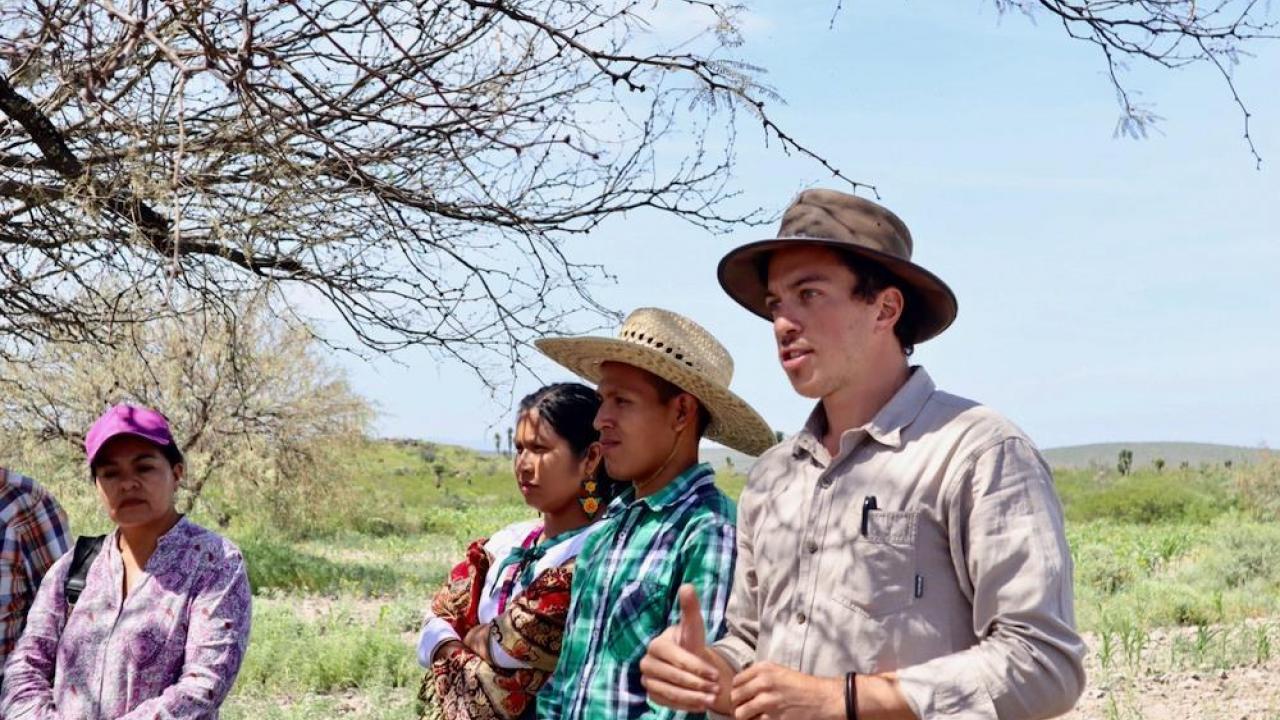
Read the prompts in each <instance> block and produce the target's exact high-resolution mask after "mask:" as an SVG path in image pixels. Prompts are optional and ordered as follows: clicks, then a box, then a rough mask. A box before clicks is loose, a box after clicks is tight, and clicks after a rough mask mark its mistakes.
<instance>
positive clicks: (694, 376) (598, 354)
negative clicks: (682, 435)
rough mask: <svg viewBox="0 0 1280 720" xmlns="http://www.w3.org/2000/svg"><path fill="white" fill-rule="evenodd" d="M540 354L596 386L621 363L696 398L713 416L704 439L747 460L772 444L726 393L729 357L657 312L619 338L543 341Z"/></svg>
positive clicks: (688, 326)
mask: <svg viewBox="0 0 1280 720" xmlns="http://www.w3.org/2000/svg"><path fill="white" fill-rule="evenodd" d="M535 344H536V345H537V346H538V349H539V350H541V351H542V352H543V354H545V355H546V356H547V357H549V358H551V359H552V360H555V361H556V362H558V363H560V364H561V365H563V366H565V367H566V368H568V369H569V370H571V371H573V372H574V373H576V374H577V375H578V376H579V377H582V378H584V379H586V380H587V381H588V382H591V383H599V382H600V374H601V371H600V365H601V364H602V363H606V362H618V363H625V364H627V365H632V366H634V367H638V368H640V369H641V370H646V371H648V372H651V373H653V374H654V375H657V376H658V377H660V378H662V379H663V380H666V381H667V382H669V383H671V384H672V385H675V386H676V387H678V388H680V389H681V390H683V391H685V392H687V393H689V394H691V395H693V396H694V397H696V398H698V401H699V402H700V403H702V406H703V407H704V408H706V409H707V413H708V414H709V415H711V424H710V425H708V426H707V433H706V437H707V439H709V440H714V441H716V442H718V443H720V444H721V445H725V446H727V447H731V448H733V449H734V450H738V451H740V452H744V453H746V454H748V455H752V456H755V455H759V454H760V453H762V452H764V451H765V450H767V449H769V446H771V445H773V444H774V435H773V431H772V430H771V429H769V423H767V422H765V421H764V418H762V417H760V414H759V413H757V412H756V411H755V410H754V409H752V407H751V406H750V405H748V404H747V402H746V401H745V400H743V399H742V398H740V397H738V396H737V395H735V394H734V393H733V392H732V391H730V390H729V381H730V380H731V379H732V378H733V358H732V357H731V356H730V355H729V351H728V350H725V349H724V346H723V345H721V344H720V343H719V341H717V340H716V339H715V337H713V336H712V335H711V333H709V332H707V331H706V329H705V328H703V327H702V326H701V325H699V324H697V323H695V322H694V321H692V320H690V319H689V318H687V317H684V316H682V315H677V314H676V313H673V312H670V311H668V310H660V309H658V308H640V309H638V310H636V311H635V312H633V313H631V314H630V315H628V316H627V319H626V321H624V322H623V323H622V329H621V330H619V331H618V337H616V338H607V337H577V338H543V339H542V340H538V341H536V342H535Z"/></svg>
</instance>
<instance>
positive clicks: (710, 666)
mask: <svg viewBox="0 0 1280 720" xmlns="http://www.w3.org/2000/svg"><path fill="white" fill-rule="evenodd" d="M679 602H680V622H678V623H676V624H675V625H672V626H671V627H669V628H667V629H666V630H664V631H662V634H660V635H658V637H656V638H654V639H653V641H652V642H650V643H649V649H648V652H646V653H645V656H644V658H643V659H641V660H640V676H641V682H642V683H643V684H644V688H645V690H646V691H647V692H648V694H649V699H650V700H652V701H654V702H655V703H657V704H659V705H662V706H663V707H667V708H671V709H672V710H683V711H686V712H707V711H708V710H715V711H716V712H718V713H721V714H724V715H727V714H729V713H730V712H731V705H730V704H729V688H730V682H729V677H730V676H731V675H732V670H731V669H730V668H729V666H728V663H726V662H725V661H724V660H723V659H722V658H721V657H720V656H719V655H717V654H716V653H715V652H714V651H713V650H711V648H708V647H707V629H706V626H705V625H704V624H703V622H702V609H701V608H700V607H699V605H698V594H697V592H696V591H694V589H693V586H692V585H682V586H680V592H679Z"/></svg>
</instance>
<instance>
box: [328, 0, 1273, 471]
mask: <svg viewBox="0 0 1280 720" xmlns="http://www.w3.org/2000/svg"><path fill="white" fill-rule="evenodd" d="M834 7H835V3H834V2H833V3H826V2H805V3H798V2H790V3H782V2H764V3H755V4H753V10H752V14H751V15H750V16H749V17H748V18H746V20H745V23H744V27H745V30H746V44H745V45H744V46H743V47H742V48H740V49H739V55H740V56H742V57H745V58H747V59H749V60H751V61H753V62H756V63H758V64H760V65H762V66H764V67H766V68H768V70H769V74H768V76H767V78H766V79H767V81H768V82H769V83H770V84H771V85H773V86H774V87H775V88H776V89H777V90H778V91H779V92H780V93H781V94H782V95H783V97H784V98H785V100H786V102H787V104H786V105H785V106H776V107H774V108H773V112H774V118H775V120H776V121H777V122H778V123H779V124H780V125H782V126H783V127H784V128H786V129H787V130H788V131H789V132H791V133H792V134H794V135H796V136H797V137H798V138H800V139H802V140H803V141H804V142H805V143H807V144H809V145H811V146H813V147H814V148H816V149H818V150H819V151H821V152H822V153H823V154H825V155H826V156H828V157H829V158H830V159H832V160H833V162H834V164H835V165H837V166H838V167H840V168H842V169H843V170H844V171H845V172H846V173H847V174H848V175H849V176H851V177H853V178H855V179H858V180H862V181H866V182H871V183H874V184H875V185H877V186H878V188H879V191H880V194H881V201H882V202H883V203H884V204H885V205H887V206H888V207H890V208H891V209H893V210H894V211H895V212H896V213H898V214H899V215H900V216H901V217H902V218H903V219H904V220H905V221H906V222H907V224H908V225H909V226H910V228H911V231H912V234H913V235H914V237H915V240H916V259H917V261H919V262H920V263H921V264H923V265H925V266H926V267H928V268H930V269H931V270H933V271H934V272H935V273H937V274H938V275H940V276H941V277H943V278H944V279H945V280H946V281H947V282H948V283H950V284H951V286H952V288H953V289H954V290H955V291H956V294H957V295H958V297H959V300H960V315H959V318H958V320H957V322H956V324H955V325H954V326H953V327H952V328H951V329H950V330H949V331H948V332H947V333H946V334H944V335H943V336H942V337H940V338H938V339H937V340H934V341H931V342H929V343H926V344H924V345H921V346H920V347H919V348H918V349H917V353H916V356H915V361H916V362H919V363H921V364H923V365H925V366H926V367H927V368H928V369H929V372H930V374H931V375H933V377H934V379H935V381H937V382H938V384H939V385H940V386H942V387H943V388H944V389H947V390H949V391H951V392H954V393H957V394H960V395H965V396H968V397H972V398H974V399H977V400H980V401H982V402H985V403H987V404H989V405H991V406H993V407H995V408H997V409H998V410H1000V411H1001V412H1003V413H1005V414H1006V415H1008V416H1009V417H1010V418H1012V419H1013V420H1014V422H1016V423H1018V424H1019V425H1021V426H1022V427H1023V428H1024V429H1025V430H1027V432H1029V433H1030V434H1031V435H1032V437H1033V438H1034V439H1035V440H1036V441H1037V442H1038V443H1039V444H1040V445H1042V446H1044V447H1055V446H1061V445H1072V444H1078V443H1087V442H1107V441H1155V440H1178V441H1203V442H1220V443H1231V444H1240V445H1259V444H1267V445H1268V446H1271V447H1276V446H1278V445H1280V379H1278V378H1277V373H1276V370H1277V365H1278V364H1280V318H1277V315H1278V311H1280V282H1278V281H1280V174H1277V170H1276V168H1278V167H1280V93H1277V92H1276V88H1277V86H1278V84H1277V79H1280V44H1275V43H1273V44H1272V45H1271V46H1269V47H1267V46H1263V47H1259V48H1257V50H1258V52H1259V54H1258V55H1257V56H1255V57H1253V58H1248V59H1246V60H1245V62H1244V63H1243V64H1242V65H1241V66H1240V67H1239V68H1237V70H1236V78H1237V82H1238V85H1239V88H1240V90H1241V92H1242V94H1243V95H1244V97H1245V99H1246V101H1247V102H1248V103H1249V104H1250V109H1251V110H1252V111H1253V113H1254V125H1253V134H1254V139H1255V143H1256V144H1257V146H1258V149H1259V151H1260V153H1261V154H1262V156H1263V158H1264V164H1263V169H1262V170H1261V171H1258V170H1255V168H1254V162H1253V159H1252V157H1251V156H1250V154H1249V152H1248V148H1247V146H1246V145H1245V143H1244V142H1243V140H1242V139H1241V130H1242V126H1241V117H1240V115H1239V112H1238V110H1237V109H1236V108H1235V106H1234V105H1233V104H1232V101H1231V97H1230V95H1229V94H1228V92H1227V90H1226V88H1225V87H1224V86H1223V84H1222V82H1221V80H1220V79H1219V78H1217V77H1215V75H1214V74H1213V72H1212V71H1211V70H1210V69H1209V68H1196V69H1190V70H1181V71H1173V72H1169V71H1157V70H1155V69H1151V68H1145V67H1141V66H1135V67H1134V68H1133V69H1132V72H1131V73H1130V74H1129V79H1130V80H1131V84H1132V85H1133V86H1134V87H1136V88H1137V89H1140V90H1141V91H1142V93H1143V95H1142V100H1143V101H1145V102H1148V103H1151V104H1153V105H1154V106H1155V111H1156V112H1157V113H1158V114H1160V115H1161V116H1163V117H1164V118H1165V120H1164V121H1163V122H1162V123H1161V125H1160V132H1159V133H1156V134H1153V135H1152V136H1151V137H1149V138H1147V139H1145V140H1141V141H1133V140H1126V139H1115V138H1113V137H1112V130H1113V128H1114V125H1115V121H1116V118H1117V116H1118V108H1117V105H1116V103H1115V97H1114V94H1113V92H1112V90H1111V88H1110V85H1109V84H1108V82H1107V80H1106V78H1105V76H1104V74H1103V71H1104V65H1103V62H1102V57H1101V54H1100V53H1099V51H1097V50H1096V49H1095V48H1093V47H1092V46H1089V45H1086V44H1084V43H1081V42H1076V41H1071V40H1070V39H1068V38H1067V37H1066V36H1065V34H1064V33H1063V31H1062V29H1061V27H1060V26H1059V25H1057V24H1056V23H1054V22H1052V21H1051V20H1049V19H1048V18H1047V17H1042V18H1040V19H1039V22H1038V23H1032V22H1030V21H1028V20H1027V19H1025V18H1024V17H1022V16H1020V15H1019V16H1007V17H1003V18H1002V17H999V16H998V15H997V13H996V12H995V10H994V6H993V4H992V3H990V2H973V3H955V2H947V1H945V0H930V1H928V2H910V3H906V2H881V3H849V2H845V3H844V7H843V9H842V10H841V11H840V13H839V15H838V16H837V17H836V20H835V23H834V27H832V28H830V29H828V22H829V20H830V18H831V14H832V10H833V9H834ZM745 127H747V125H746V124H744V128H745ZM738 155H739V165H738V168H737V170H736V173H735V177H734V178H733V185H734V186H735V187H737V188H739V189H740V190H741V191H742V193H743V201H744V202H746V203H751V204H755V205H763V206H765V207H768V208H770V209H773V210H776V211H779V212H780V211H781V210H782V209H783V208H784V207H785V205H786V204H787V202H788V201H789V200H790V198H791V197H792V196H793V195H794V193H796V192H797V191H799V190H801V189H804V188H806V187H814V186H831V187H836V186H835V185H832V183H831V182H830V181H828V180H827V178H826V177H825V173H824V172H822V171H821V168H819V167H816V166H815V165H814V164H813V163H811V162H806V161H804V160H801V159H799V158H794V157H787V156H786V155H784V154H782V153H781V152H779V151H778V149H777V147H776V143H775V144H774V145H773V146H772V147H765V146H764V143H763V141H762V138H761V136H760V135H759V133H758V132H753V131H747V132H743V133H742V134H741V135H740V136H739V144H738ZM766 234H767V231H762V230H759V229H757V230H754V231H753V230H750V229H748V230H744V231H740V232H734V233H731V234H729V235H727V236H714V235H708V234H707V233H705V232H703V231H700V230H698V229H696V228H692V227H690V226H688V225H685V224H682V223H679V222H676V221H672V220H670V219H668V218H664V217H661V216H658V215H656V214H652V213H649V214H645V213H636V214H634V215H632V216H629V217H626V218H619V219H618V221H616V222H610V223H608V224H606V225H605V226H604V227H603V228H601V230H600V231H599V232H597V233H596V234H595V235H594V236H592V237H590V238H585V239H579V240H574V241H572V242H571V243H570V244H569V245H568V247H567V250H568V252H569V253H571V254H572V255H574V256H576V257H577V258H578V259H581V260H586V261H596V262H600V263H603V264H604V265H605V266H607V267H608V269H609V270H610V271H611V272H613V273H614V274H615V275H616V276H617V278H618V280H617V283H616V284H613V285H609V286H605V287H601V288H600V289H599V291H598V292H597V297H598V298H599V299H600V300H602V301H604V302H605V303H606V304H607V305H609V306H611V307H613V308H615V309H618V310H623V311H625V310H628V309H631V308H634V307H637V306H641V305H659V306H662V307H667V308H670V309H672V310H675V311H677V312H682V313H685V314H687V315H689V316H691V317H693V318H695V319H696V320H697V321H699V322H700V323H702V324H703V325H705V326H706V327H707V328H708V329H710V330H711V331H712V332H714V333H715V334H716V335H717V336H718V337H720V338H721V340H722V341H723V342H724V343H725V345H726V346H727V347H728V348H729V350H730V351H731V352H732V353H733V355H734V357H735V358H736V360H737V372H736V374H735V380H734V387H735V389H737V390H738V391H739V392H740V393H741V394H742V395H744V396H745V397H746V398H747V399H748V400H749V401H750V402H752V403H753V404H754V405H755V406H756V407H757V409H759V410H760V411H761V412H762V413H763V414H764V416H765V417H766V418H767V419H768V420H769V421H770V422H771V423H772V424H773V425H774V426H775V427H777V428H779V429H783V430H787V431H791V430H794V429H795V428H797V427H798V426H799V425H800V423H801V422H802V421H803V419H804V417H805V415H806V414H807V413H808V411H809V408H810V403H809V401H806V400H804V399H802V398H799V397H797V396H796V395H795V394H794V393H793V392H792V391H791V389H790V386H789V385H788V384H787V382H786V379H785V377H784V375H783V373H782V371H781V369H780V368H779V367H778V366H777V363H776V359H775V354H774V350H773V345H772V339H771V335H770V330H769V326H768V325H767V323H765V322H763V321H761V320H759V319H756V318H754V316H751V315H749V314H748V313H746V312H745V311H743V310H741V309H740V308H739V307H738V306H737V305H736V304H734V303H733V302H732V301H731V300H729V299H728V298H727V297H726V296H724V295H723V293H722V291H721V290H720V288H719V286H718V285H717V283H716V282H715V276H714V273H715V265H716V262H717V261H718V260H719V258H720V257H721V256H722V255H723V254H724V252H725V251H727V250H728V249H729V248H731V247H733V246H734V245H737V244H740V243H742V242H746V241H749V240H754V239H759V238H760V237H763V236H764V235H766ZM672 258H679V262H671V259H672ZM340 362H342V363H343V364H344V365H345V366H346V367H347V369H348V370H349V372H350V373H351V378H352V381H353V383H354V385H355V387H356V389H357V390H358V391H359V392H361V393H362V394H364V395H366V396H368V397H370V398H372V399H373V400H374V401H375V402H376V403H377V404H378V406H379V408H380V410H381V411H382V417H381V419H380V420H379V424H378V431H379V433H381V434H384V435H393V436H412V437H422V438H429V439H434V440H440V441H448V442H457V443H462V444H467V445H473V446H478V447H486V446H488V445H489V444H490V443H491V438H492V436H493V432H494V428H495V427H505V425H506V423H508V422H509V420H510V407H511V404H512V397H511V395H509V394H506V393H504V394H501V395H500V396H498V397H496V398H493V397H489V396H488V395H487V394H486V392H485V391H484V390H483V388H482V386H481V383H480V382H479V381H478V380H477V379H476V378H474V377H473V376H471V375H470V374H469V371H467V370H466V369H464V368H461V367H457V366H453V365H449V364H439V363H437V361H436V360H434V359H432V358H430V357H429V356H427V354H426V353H422V352H406V353H402V354H400V355H399V356H397V357H396V359H395V361H394V362H393V361H390V360H379V361H375V362H372V363H367V362H365V361H362V360H359V359H357V358H353V357H349V356H344V357H341V358H340ZM535 366H536V367H538V368H539V375H540V376H541V379H542V380H557V379H565V378H566V376H565V374H564V373H562V372H560V371H558V370H556V369H555V368H554V366H552V365H551V364H550V363H545V362H543V363H535ZM539 384H540V383H539V379H537V378H532V377H525V378H520V379H519V380H518V381H517V382H516V384H515V387H514V393H513V394H514V396H515V398H517V399H518V398H519V396H520V395H522V394H523V393H525V392H528V391H530V390H532V389H534V388H536V387H537V386H538V385H539ZM504 434H505V433H504Z"/></svg>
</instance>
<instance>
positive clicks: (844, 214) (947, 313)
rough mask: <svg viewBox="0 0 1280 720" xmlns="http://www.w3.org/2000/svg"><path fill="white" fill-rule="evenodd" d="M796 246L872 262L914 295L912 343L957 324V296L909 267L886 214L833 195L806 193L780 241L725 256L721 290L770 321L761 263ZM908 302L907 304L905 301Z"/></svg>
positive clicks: (896, 226)
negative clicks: (828, 249) (825, 249)
mask: <svg viewBox="0 0 1280 720" xmlns="http://www.w3.org/2000/svg"><path fill="white" fill-rule="evenodd" d="M797 244H806V245H823V246H827V247H831V248H834V249H837V250H842V251H845V252H849V253H852V254H854V255H857V256H859V257H863V258H866V259H867V260H870V261H871V262H874V263H876V264H878V265H880V266H881V267H883V268H884V269H885V270H886V271H888V272H889V273H890V274H892V275H893V276H894V277H896V278H897V279H898V280H900V281H901V282H902V283H903V284H904V285H906V286H907V288H906V289H907V290H908V291H909V292H910V293H911V294H912V295H914V299H915V302H916V311H917V312H916V317H917V319H918V322H917V325H916V333H915V336H914V337H913V338H912V342H916V343H920V342H924V341H925V340H928V339H930V338H933V337H937V336H938V335H939V334H941V333H942V331H943V330H946V329H947V327H949V326H950V325H951V323H952V322H953V321H955V319H956V313H957V311H958V306H957V303H956V296H955V293H953V292H951V288H949V287H947V284H946V283H944V282H943V281H942V280H941V279H940V278H939V277H938V276H937V275H934V274H933V273H931V272H929V271H928V270H925V269H924V268H923V267H920V266H919V265H916V264H915V263H913V262H911V251H912V241H911V232H910V231H909V230H907V226H906V224H905V223H903V222H902V220H901V219H899V218H898V216H897V215H894V214H893V213H892V212H890V211H889V209H888V208H885V207H882V206H880V205H877V204H876V203H873V202H871V201H870V200H866V199H864V198H860V197H858V196H856V195H850V194H848V193H842V192H838V191H835V190H805V191H804V192H802V193H800V195H798V196H797V197H796V199H795V201H794V202H792V203H791V206H790V207H788V208H787V211H786V213H784V214H783V216H782V223H781V224H780V225H779V227H778V235H777V237H775V238H772V239H769V240H760V241H758V242H753V243H747V244H746V245H743V246H741V247H737V248H734V249H733V250H731V251H729V254H728V255H725V256H724V259H722V260H721V261H720V267H719V268H718V270H717V275H718V276H719V278H720V286H721V287H723V288H724V290H725V292H727V293H728V294H729V296H730V297H732V298H733V299H734V300H737V301H738V303H739V304H740V305H742V306H743V307H745V308H747V309H748V310H750V311H751V312H753V313H755V314H756V315H759V316H760V317H762V318H765V319H769V317H770V314H769V308H768V306H767V305H766V304H765V296H766V294H767V288H766V287H765V278H764V274H765V263H766V262H767V261H768V258H769V255H770V254H771V253H773V252H775V251H777V250H781V249H785V248H788V247H796V245H797ZM908 302H911V298H909V299H908Z"/></svg>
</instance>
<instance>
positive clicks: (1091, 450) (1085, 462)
mask: <svg viewBox="0 0 1280 720" xmlns="http://www.w3.org/2000/svg"><path fill="white" fill-rule="evenodd" d="M1124 449H1128V450H1132V451H1133V465H1134V467H1143V466H1145V465H1150V464H1151V462H1152V461H1153V460H1155V459H1156V458H1161V459H1163V460H1164V462H1165V464H1166V465H1167V466H1169V467H1177V466H1178V465H1180V464H1182V463H1184V462H1185V463H1188V464H1190V465H1191V466H1193V467H1194V466H1197V465H1199V464H1200V463H1210V464H1214V465H1216V464H1219V463H1223V462H1226V461H1227V460H1230V461H1232V462H1234V463H1246V462H1251V461H1253V460H1256V459H1258V458H1259V457H1261V456H1262V454H1263V453H1265V452H1267V451H1266V450H1263V449H1260V448H1248V447H1241V446H1238V445H1214V444H1210V443H1179V442H1134V443H1096V444H1093V445H1073V446H1070V447H1060V448H1049V449H1048V450H1045V451H1044V456H1045V459H1046V460H1048V461H1049V464H1050V465H1052V466H1053V467H1062V468H1084V467H1090V466H1092V465H1100V466H1102V467H1111V466H1113V465H1115V464H1116V461H1117V459H1118V457H1119V455H1120V451H1121V450H1124Z"/></svg>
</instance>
